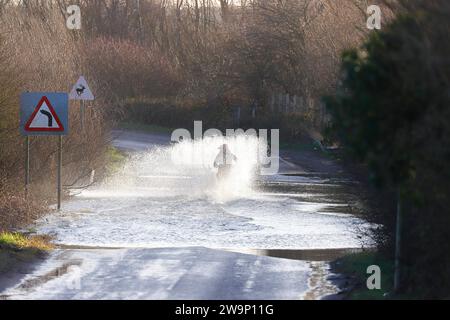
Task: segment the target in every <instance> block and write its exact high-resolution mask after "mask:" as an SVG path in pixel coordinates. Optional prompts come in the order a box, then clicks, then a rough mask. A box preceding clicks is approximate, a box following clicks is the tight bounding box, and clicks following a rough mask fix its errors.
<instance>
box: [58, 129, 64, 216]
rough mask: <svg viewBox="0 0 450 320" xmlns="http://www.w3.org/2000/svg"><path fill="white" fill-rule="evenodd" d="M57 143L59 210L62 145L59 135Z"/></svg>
mask: <svg viewBox="0 0 450 320" xmlns="http://www.w3.org/2000/svg"><path fill="white" fill-rule="evenodd" d="M58 139H59V143H58V210H61V194H62V178H61V176H62V146H63V137H62V136H59V137H58Z"/></svg>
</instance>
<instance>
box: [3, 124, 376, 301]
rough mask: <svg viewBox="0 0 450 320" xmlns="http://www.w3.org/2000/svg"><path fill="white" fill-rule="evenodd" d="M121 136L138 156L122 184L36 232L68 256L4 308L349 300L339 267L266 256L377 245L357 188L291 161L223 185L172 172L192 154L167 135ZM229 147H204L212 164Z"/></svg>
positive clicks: (30, 278)
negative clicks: (22, 302)
mask: <svg viewBox="0 0 450 320" xmlns="http://www.w3.org/2000/svg"><path fill="white" fill-rule="evenodd" d="M113 134H114V135H115V139H114V142H113V144H114V145H115V146H116V147H118V148H121V149H122V150H126V151H127V152H129V153H130V159H129V160H128V161H127V163H126V164H125V166H124V168H123V170H122V171H121V173H120V174H118V175H117V176H115V177H112V178H111V179H109V180H108V181H106V182H105V183H103V184H101V185H98V186H95V187H92V188H90V189H88V190H85V191H83V192H82V193H81V194H79V195H78V196H76V197H75V198H74V199H72V200H70V201H68V202H66V203H64V206H63V207H64V209H63V211H62V212H61V213H58V214H51V215H48V216H46V217H45V218H43V219H41V220H40V221H38V222H37V223H36V225H35V226H33V227H34V228H35V229H36V230H37V231H38V232H42V233H49V234H52V235H54V236H55V242H56V243H57V244H59V245H61V249H58V250H55V251H54V252H52V253H51V254H50V256H49V257H48V258H47V259H46V260H45V261H42V262H41V263H39V264H36V265H35V266H34V267H33V269H31V270H30V269H27V270H26V272H25V273H26V275H25V276H23V277H21V280H20V282H18V283H15V284H14V285H12V286H10V287H8V288H5V290H3V292H1V293H0V295H1V296H2V297H3V298H5V299H319V298H322V297H324V296H327V295H330V294H335V293H336V292H337V291H338V289H337V288H336V287H335V286H334V285H333V283H332V282H331V279H330V277H332V276H333V275H331V274H330V273H329V265H328V263H327V261H323V260H324V259H315V261H313V260H296V259H285V258H280V257H268V256H263V255H261V254H260V253H261V252H264V250H266V249H284V250H291V252H295V251H292V250H293V249H295V250H306V249H308V250H315V249H347V248H359V247H361V246H362V245H364V244H365V243H364V242H365V241H366V240H367V239H361V237H359V236H358V232H357V230H360V229H361V228H366V227H367V224H366V223H365V222H364V221H363V220H361V219H359V218H357V217H355V216H353V215H352V214H351V207H350V206H349V203H355V201H357V195H355V194H354V193H352V192H351V191H349V190H350V189H349V188H348V185H349V184H351V183H352V182H351V181H348V179H347V178H345V177H342V176H337V175H336V176H330V174H329V172H326V174H324V172H313V171H311V169H310V168H309V167H308V166H304V167H302V166H299V165H296V164H294V163H293V162H291V161H289V160H286V159H281V161H280V172H279V174H277V175H275V176H267V177H257V178H253V177H247V176H246V175H245V174H244V173H242V172H241V173H239V174H237V175H236V177H235V180H233V181H231V182H230V184H229V185H225V186H221V185H218V184H217V181H215V176H214V172H213V170H207V169H205V167H204V166H203V167H201V168H200V169H199V167H198V166H194V165H193V164H195V163H194V162H192V161H191V160H189V161H188V162H183V163H181V164H178V165H174V164H173V163H172V162H173V161H174V154H175V155H176V154H177V149H180V148H181V149H182V150H184V149H183V148H188V149H186V150H187V151H189V150H191V149H192V146H188V145H186V146H171V145H170V143H169V140H168V136H167V135H163V134H161V135H156V134H144V133H133V132H121V131H115V132H113ZM251 143H252V142H251V141H250V142H249V141H244V140H243V141H237V142H235V144H234V145H233V144H232V146H234V150H236V153H237V155H238V158H239V157H240V159H241V162H242V163H241V164H239V165H237V167H238V169H239V166H241V167H242V168H243V169H246V168H247V167H246V166H247V165H248V163H249V160H248V157H249V156H248V155H247V154H246V150H249V149H250V148H251V147H252V144H251ZM217 144H218V142H217V141H209V142H208V143H207V144H206V145H203V147H205V148H206V149H205V150H206V151H205V152H204V159H207V160H208V161H209V158H210V155H212V156H214V153H215V152H217V151H216V150H217ZM189 148H191V149H189ZM194 149H195V148H194ZM186 150H184V151H186ZM178 151H180V150H178ZM185 155H186V153H183V157H182V158H183V160H186V159H184V158H186V157H185ZM291 156H292V155H291ZM175 158H176V157H175ZM286 158H287V159H289V158H290V156H286ZM175 160H176V159H175ZM332 165H333V164H332ZM319 168H320V167H319ZM246 171H248V170H246ZM234 183H236V184H234ZM362 240H363V241H362ZM249 249H258V251H252V250H249ZM280 252H283V251H280ZM299 252H302V251H299ZM249 253H250V254H249ZM252 253H253V254H252ZM256 253H259V254H256ZM278 256H280V255H278ZM281 256H283V254H281ZM291 256H292V254H291ZM325 260H326V259H325ZM20 272H21V271H20V270H16V271H15V273H16V274H15V275H10V276H11V277H12V278H17V274H18V273H20ZM0 290H1V288H0Z"/></svg>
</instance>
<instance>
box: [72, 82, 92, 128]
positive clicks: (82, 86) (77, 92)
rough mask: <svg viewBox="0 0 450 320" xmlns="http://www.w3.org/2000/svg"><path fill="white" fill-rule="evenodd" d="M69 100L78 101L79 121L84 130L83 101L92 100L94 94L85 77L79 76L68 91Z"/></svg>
mask: <svg viewBox="0 0 450 320" xmlns="http://www.w3.org/2000/svg"><path fill="white" fill-rule="evenodd" d="M69 99H70V100H79V101H80V122H81V130H84V108H85V105H84V101H92V100H94V94H93V93H92V91H91V89H90V88H89V85H88V83H87V81H86V79H85V78H84V77H83V76H81V77H80V78H79V79H78V81H77V83H75V85H74V86H73V88H72V90H71V91H70V93H69Z"/></svg>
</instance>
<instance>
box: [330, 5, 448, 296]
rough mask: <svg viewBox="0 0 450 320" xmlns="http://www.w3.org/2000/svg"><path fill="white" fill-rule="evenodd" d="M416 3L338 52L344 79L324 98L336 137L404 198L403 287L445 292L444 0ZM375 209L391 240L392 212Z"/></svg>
mask: <svg viewBox="0 0 450 320" xmlns="http://www.w3.org/2000/svg"><path fill="white" fill-rule="evenodd" d="M414 3H415V4H416V5H411V2H409V3H408V7H407V10H406V11H404V12H403V14H401V15H400V16H399V17H398V18H397V19H396V20H395V22H393V23H392V24H391V25H390V26H389V27H385V29H384V30H383V31H382V32H379V33H373V34H372V35H371V36H370V38H369V39H368V41H367V42H366V43H365V45H364V46H363V47H362V48H361V49H360V50H350V51H348V52H346V53H345V54H344V56H343V63H342V68H343V79H342V86H341V87H340V89H339V91H338V92H337V93H336V95H335V96H333V97H331V98H328V99H327V104H328V107H329V109H330V110H331V112H332V113H333V115H334V128H335V130H336V132H337V133H338V136H339V138H340V140H341V142H342V143H343V144H344V145H345V146H346V147H347V148H348V150H349V151H350V152H351V154H352V155H353V156H354V157H355V158H357V159H359V160H361V161H363V162H365V163H367V165H368V167H369V169H370V171H371V177H372V182H373V183H374V184H375V185H377V186H378V187H379V188H380V189H381V190H388V191H389V190H391V191H395V192H397V191H398V192H400V196H401V198H402V199H403V204H404V211H405V212H404V223H403V226H402V233H403V238H402V245H403V249H402V264H403V266H404V271H405V273H404V276H405V278H404V279H403V280H404V281H403V283H404V285H405V288H404V289H405V290H406V291H407V292H408V291H410V292H416V293H421V294H423V295H424V296H426V297H448V296H449V294H450V291H449V289H448V288H450V277H449V276H448V270H449V268H450V241H449V240H450V214H449V210H448V208H449V205H450V188H449V184H448V181H449V179H450V168H449V167H448V163H449V161H450V148H449V146H450V144H449V142H450V141H449V140H450V126H449V123H450V111H449V108H448V106H449V104H450V95H449V94H448V90H449V87H450V83H449V79H450V41H449V39H448V34H449V32H450V22H449V19H448V17H449V16H450V4H449V3H448V2H446V1H429V2H428V1H414ZM372 218H373V219H374V220H375V221H376V222H378V223H381V224H383V225H384V228H382V229H379V230H377V231H378V235H377V236H378V237H377V238H378V239H379V240H380V239H384V240H383V241H381V242H380V246H389V247H392V246H393V243H392V242H393V241H394V223H395V212H394V211H387V212H381V213H380V214H379V215H377V216H375V217H372ZM380 233H382V234H381V235H380Z"/></svg>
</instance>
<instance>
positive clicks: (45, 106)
mask: <svg viewBox="0 0 450 320" xmlns="http://www.w3.org/2000/svg"><path fill="white" fill-rule="evenodd" d="M25 130H26V131H64V126H63V125H62V123H61V121H60V120H59V117H58V115H57V114H56V112H55V109H53V107H52V104H51V103H50V101H49V100H48V98H47V97H46V96H43V97H42V99H41V101H39V103H38V105H37V106H36V108H35V109H34V111H33V113H32V114H31V117H30V118H29V119H28V121H27V123H26V124H25Z"/></svg>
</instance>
